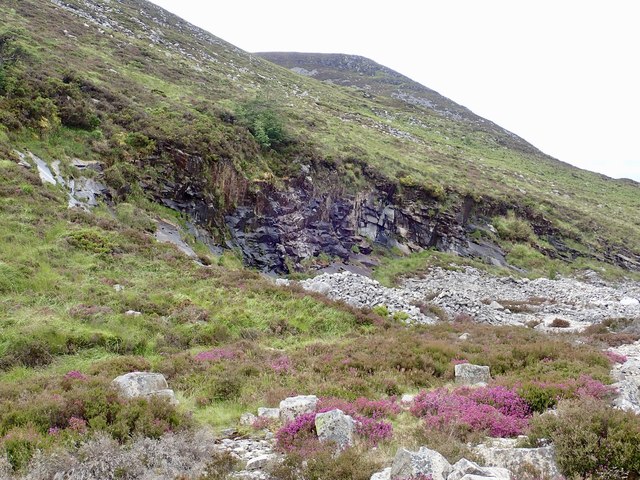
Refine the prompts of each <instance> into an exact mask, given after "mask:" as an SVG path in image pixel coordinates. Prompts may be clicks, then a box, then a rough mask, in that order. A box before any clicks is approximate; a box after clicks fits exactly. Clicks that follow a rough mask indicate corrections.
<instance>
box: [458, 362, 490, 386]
mask: <svg viewBox="0 0 640 480" xmlns="http://www.w3.org/2000/svg"><path fill="white" fill-rule="evenodd" d="M454 368H455V375H456V383H457V384H458V385H485V384H487V383H489V382H490V381H491V374H490V373H489V367H488V366H486V365H473V364H471V363H461V364H459V365H456V366H455V367H454Z"/></svg>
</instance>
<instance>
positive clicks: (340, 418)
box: [316, 409, 355, 450]
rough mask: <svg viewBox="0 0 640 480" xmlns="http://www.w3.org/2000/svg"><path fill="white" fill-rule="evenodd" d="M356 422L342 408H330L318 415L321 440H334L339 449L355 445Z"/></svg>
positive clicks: (317, 429) (317, 428)
mask: <svg viewBox="0 0 640 480" xmlns="http://www.w3.org/2000/svg"><path fill="white" fill-rule="evenodd" d="M354 428H355V422H354V421H353V418H351V417H350V416H349V415H345V414H344V412H343V411H342V410H339V409H336V410H330V411H328V412H324V413H318V414H317V415H316V432H318V438H319V439H320V441H321V442H332V443H335V444H336V447H337V449H338V450H343V449H344V448H346V447H350V446H351V445H353V431H354Z"/></svg>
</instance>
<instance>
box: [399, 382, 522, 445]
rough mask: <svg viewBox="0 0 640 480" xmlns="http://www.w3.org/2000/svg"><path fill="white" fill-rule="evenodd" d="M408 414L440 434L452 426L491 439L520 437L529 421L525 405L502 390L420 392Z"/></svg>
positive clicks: (501, 388) (514, 394) (442, 389)
mask: <svg viewBox="0 0 640 480" xmlns="http://www.w3.org/2000/svg"><path fill="white" fill-rule="evenodd" d="M411 413H413V414H414V415H415V416H417V417H422V418H424V420H425V422H426V424H427V425H428V426H429V427H432V428H436V429H439V430H444V429H447V428H450V427H452V426H453V427H458V428H460V429H461V430H462V431H486V432H488V433H489V434H490V435H492V436H494V437H515V436H517V435H520V434H521V433H522V432H523V431H524V429H525V428H526V427H527V426H528V420H529V417H530V410H529V407H528V405H527V404H526V402H525V401H524V400H523V399H522V398H521V397H520V396H519V395H518V394H517V393H516V392H515V391H513V390H509V389H507V388H505V387H484V388H478V389H469V388H459V389H456V390H454V391H452V392H450V391H448V390H446V389H444V388H440V389H437V390H434V391H432V392H421V393H420V394H418V396H417V397H416V399H415V401H414V404H413V406H412V407H411Z"/></svg>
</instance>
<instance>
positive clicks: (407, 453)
mask: <svg viewBox="0 0 640 480" xmlns="http://www.w3.org/2000/svg"><path fill="white" fill-rule="evenodd" d="M450 472H451V464H450V463H449V462H448V461H447V459H446V458H444V457H443V456H442V455H440V454H439V453H438V452H436V451H435V450H429V449H428V448H426V447H420V450H418V451H417V452H415V451H411V450H407V449H406V448H400V449H399V450H398V453H396V457H395V458H394V459H393V464H392V465H391V474H390V480H400V479H404V478H407V477H411V476H416V475H420V474H422V475H431V477H432V480H447V477H448V476H449V473H450Z"/></svg>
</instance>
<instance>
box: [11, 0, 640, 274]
mask: <svg viewBox="0 0 640 480" xmlns="http://www.w3.org/2000/svg"><path fill="white" fill-rule="evenodd" d="M109 5H112V6H105V4H102V3H100V2H95V3H94V2H91V1H86V2H85V1H77V2H76V1H70V2H45V3H44V4H43V5H40V4H38V6H37V7H36V4H35V3H32V2H30V1H24V2H22V1H21V2H17V1H14V2H12V1H10V2H5V4H4V5H3V7H2V9H3V10H2V13H3V16H4V18H6V19H7V21H6V22H5V23H4V25H3V29H4V33H3V34H2V38H3V41H2V52H3V53H2V58H3V61H2V65H3V78H4V80H3V91H4V93H5V95H4V97H3V101H2V107H1V108H2V112H3V113H2V124H3V126H4V133H3V136H2V142H3V144H4V146H5V149H6V150H7V151H10V150H11V149H12V148H14V147H22V148H23V149H26V148H29V149H31V150H36V153H42V155H43V156H44V157H49V158H59V157H60V158H64V157H76V156H81V157H83V158H84V159H99V160H100V161H102V162H105V164H106V167H107V169H106V170H107V172H106V178H107V180H108V182H109V183H110V185H111V186H112V187H113V188H114V190H115V191H116V192H117V195H118V196H119V197H120V198H123V199H124V198H127V197H130V196H145V197H148V198H149V197H150V198H152V199H153V200H154V201H158V202H161V203H163V204H165V205H167V206H170V207H171V208H176V209H179V210H181V211H183V212H185V213H186V214H188V215H190V216H191V217H192V219H193V220H194V222H196V223H198V224H200V225H202V226H204V227H205V228H206V230H208V231H209V233H210V234H211V235H212V236H213V240H212V242H211V243H216V244H218V245H232V246H234V247H237V248H239V249H240V250H241V251H242V252H243V255H244V259H245V262H246V263H247V264H249V265H254V266H258V267H260V268H262V269H265V270H273V271H276V272H282V271H288V270H290V269H296V270H298V269H301V268H303V265H302V260H303V259H305V258H308V257H310V256H311V257H317V256H319V255H320V254H325V255H328V256H330V257H333V258H336V259H342V260H343V261H347V260H348V258H349V256H350V252H351V251H352V250H355V249H356V247H357V248H358V249H359V248H360V247H364V249H365V250H366V249H368V248H369V247H368V246H367V245H366V244H367V243H370V242H371V241H374V242H377V243H380V244H384V245H386V246H390V247H393V246H397V247H399V248H401V249H402V250H404V251H415V250H419V249H420V248H424V247H434V246H435V247H437V248H438V249H441V250H445V251H456V252H458V253H461V254H463V255H473V256H476V257H483V256H484V257H487V256H488V257H489V259H490V260H491V261H492V262H494V263H496V262H497V263H500V264H504V263H505V261H504V257H503V254H508V253H509V252H510V250H511V249H512V242H510V240H511V239H509V238H508V235H507V236H506V237H507V238H504V236H503V237H500V238H497V237H496V235H494V234H493V233H492V232H491V230H490V229H488V225H489V224H490V223H491V222H492V221H493V219H494V217H502V216H505V215H506V214H507V212H509V211H513V212H515V215H516V217H519V218H521V219H522V220H524V221H525V222H527V223H529V224H530V225H531V226H532V228H533V232H534V233H535V237H531V239H530V240H529V241H528V242H525V243H527V245H528V248H530V249H533V251H529V253H530V254H531V255H535V251H538V252H542V253H543V254H545V255H547V256H550V257H552V258H554V257H559V258H563V259H565V260H573V259H576V258H578V259H583V260H584V261H585V263H590V262H591V261H592V260H600V261H604V262H607V263H610V264H616V265H621V266H623V267H625V268H634V269H636V268H638V265H637V262H638V252H639V251H640V247H639V245H638V242H637V239H638V238H639V235H638V228H639V225H638V222H639V221H640V220H638V216H637V215H636V214H635V212H637V209H638V206H639V205H638V202H639V200H638V199H639V198H640V197H639V196H638V194H637V192H638V187H637V185H636V184H633V183H629V182H624V181H616V180H611V179H608V178H606V177H603V176H601V175H597V174H593V173H590V172H586V171H582V170H579V169H576V168H573V167H570V166H568V165H566V164H562V163H560V162H557V161H555V160H553V159H551V158H549V157H547V156H545V155H543V154H541V153H540V152H538V151H537V150H536V149H534V148H532V147H531V146H530V145H528V144H527V143H526V142H524V141H523V140H521V139H519V138H518V137H516V136H514V135H513V134H510V133H509V132H506V131H505V130H503V129H501V128H500V127H497V126H495V125H493V124H492V123H491V122H488V121H486V120H483V119H480V118H479V117H477V116H475V115H473V114H472V113H471V112H469V111H468V110H466V109H465V108H464V107H460V106H458V105H456V104H455V103H453V102H451V101H449V100H447V99H444V98H443V97H441V96H439V95H437V94H436V93H435V92H432V91H430V90H428V89H427V88H425V87H422V86H420V85H417V84H415V83H414V82H411V81H409V80H408V79H406V78H405V77H402V76H401V75H399V74H397V73H395V72H391V71H390V70H388V69H384V68H383V67H379V66H376V65H375V64H373V63H372V62H370V61H366V60H364V59H357V61H354V62H351V63H350V62H347V63H346V64H345V63H341V62H337V64H338V67H336V66H335V65H336V64H335V63H332V62H331V61H329V62H328V63H329V67H327V68H326V69H324V70H323V69H318V68H317V67H319V66H318V65H317V63H318V62H317V61H316V60H309V61H308V63H305V62H307V60H306V59H313V58H316V59H317V58H318V57H314V56H312V55H308V56H303V59H302V60H300V62H299V63H300V64H301V65H306V66H307V67H309V68H312V69H316V70H318V71H319V72H320V71H322V72H323V73H322V74H319V75H321V76H322V78H324V77H327V78H330V77H332V76H333V77H335V76H336V75H334V73H335V72H340V74H341V76H338V80H336V79H335V78H334V79H333V80H334V83H345V82H346V84H348V85H350V86H349V87H338V86H336V85H333V84H327V83H322V82H318V81H317V80H316V79H315V78H311V77H305V76H301V75H298V74H295V73H293V72H290V71H287V70H286V69H282V68H280V67H277V66H275V65H274V64H272V63H269V62H265V61H263V60H262V59H260V58H259V57H256V56H254V55H251V54H248V53H246V52H243V51H241V50H239V49H237V48H235V47H233V46H231V45H229V44H227V43H225V42H224V41H222V40H220V39H217V38H216V37H213V36H211V35H210V34H208V33H206V32H203V31H201V30H199V29H197V28H195V27H193V26H190V25H188V24H186V23H185V22H183V21H181V20H179V19H177V18H176V17H174V16H172V15H170V14H168V13H166V12H163V11H162V10H161V9H159V8H157V7H155V6H153V5H149V4H146V3H142V2H116V3H113V4H109ZM105 29H108V31H107V30H105ZM53 44H55V45H56V48H55V49H53V50H51V49H50V48H48V47H45V46H46V45H53ZM278 58H282V56H280V57H278ZM278 58H274V60H278ZM296 58H298V57H295V56H287V60H286V61H284V60H283V63H284V64H287V65H288V63H287V62H289V63H291V62H295V61H296ZM328 58H330V59H331V58H334V57H328ZM320 63H322V62H320ZM325 63H327V62H325ZM345 65H346V67H345ZM299 68H306V67H304V66H302V67H299ZM374 72H375V73H374ZM372 74H373V75H374V77H375V82H372V81H370V78H371V75H372ZM354 77H357V79H358V80H356V81H354V80H352V79H353V78H354ZM363 78H365V79H367V80H366V81H367V83H366V84H367V85H370V86H371V89H372V92H368V91H367V90H365V89H364V87H363V85H362V82H363ZM351 85H356V86H357V88H353V87H352V86H351ZM398 85H400V87H399V88H396V86H398ZM411 98H414V100H415V99H418V100H420V99H422V100H424V102H423V101H422V100H420V101H414V100H412V99H411ZM25 103H28V104H29V108H25ZM34 106H37V108H35V107H34ZM335 179H339V181H338V182H336V181H335ZM256 205H258V206H259V208H254V206H256ZM496 244H497V246H498V247H499V248H498V249H497V250H496V248H494V247H495V245H496ZM487 249H488V250H489V251H490V252H491V253H490V254H487V253H485V252H486V251H487ZM520 266H522V265H520Z"/></svg>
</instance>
